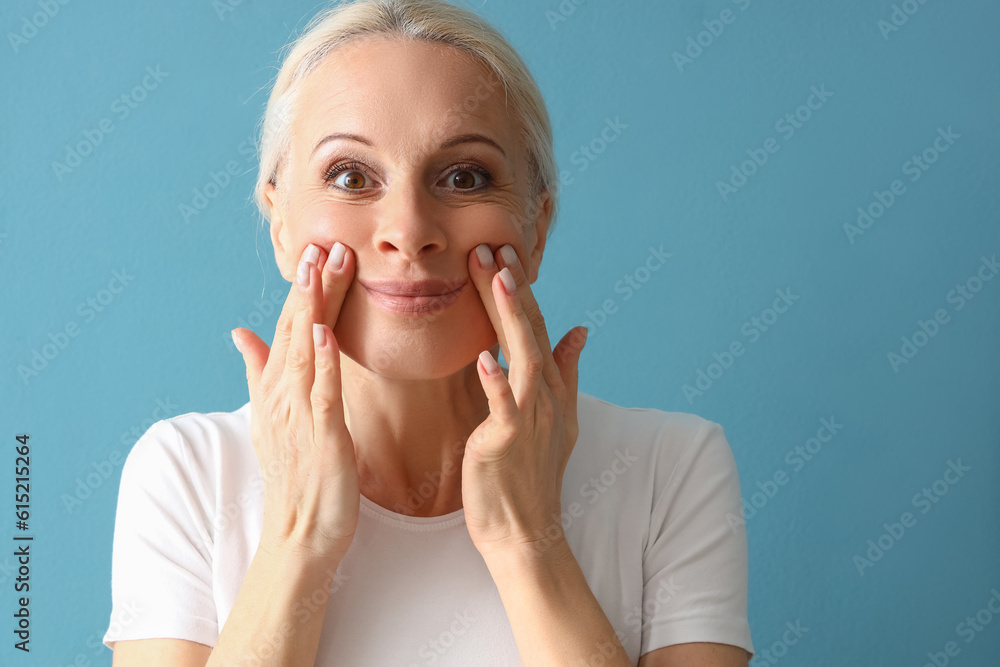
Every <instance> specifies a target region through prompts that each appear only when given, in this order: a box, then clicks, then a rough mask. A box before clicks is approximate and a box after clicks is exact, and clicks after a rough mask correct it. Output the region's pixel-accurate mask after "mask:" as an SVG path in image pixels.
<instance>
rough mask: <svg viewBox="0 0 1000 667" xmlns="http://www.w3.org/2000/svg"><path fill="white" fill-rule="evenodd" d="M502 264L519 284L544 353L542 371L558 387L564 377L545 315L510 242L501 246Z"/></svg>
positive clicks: (525, 307)
mask: <svg viewBox="0 0 1000 667" xmlns="http://www.w3.org/2000/svg"><path fill="white" fill-rule="evenodd" d="M500 264H501V265H502V266H505V267H507V269H508V270H509V271H510V273H511V275H512V276H513V277H514V283H515V285H517V294H518V296H519V297H520V299H519V301H520V305H521V309H522V310H523V312H524V314H525V317H526V318H527V320H528V323H529V325H530V326H531V331H532V333H533V335H534V337H535V341H536V345H537V346H538V349H539V351H540V352H541V354H542V360H543V367H542V373H543V376H544V378H545V382H546V383H547V384H548V385H549V386H550V387H552V388H553V389H556V388H558V387H560V386H561V385H562V378H561V377H560V375H559V371H558V368H557V366H556V363H555V360H553V358H552V344H551V343H550V342H549V333H548V331H546V329H545V317H543V316H542V311H541V309H540V308H539V307H538V302H537V301H536V300H535V295H534V294H533V293H532V291H531V285H530V283H528V278H527V276H525V275H524V269H523V267H522V265H521V262H520V260H519V259H518V257H517V253H516V252H515V251H514V247H513V246H511V245H510V244H506V245H503V246H501V247H500Z"/></svg>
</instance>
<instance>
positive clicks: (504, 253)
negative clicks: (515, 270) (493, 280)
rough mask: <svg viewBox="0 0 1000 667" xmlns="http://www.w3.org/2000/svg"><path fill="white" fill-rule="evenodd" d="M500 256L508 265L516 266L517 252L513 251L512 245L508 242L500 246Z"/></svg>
mask: <svg viewBox="0 0 1000 667" xmlns="http://www.w3.org/2000/svg"><path fill="white" fill-rule="evenodd" d="M500 256H501V257H503V261H505V262H507V264H509V265H510V266H517V253H516V252H514V246H512V245H510V244H509V243H508V244H505V245H503V246H502V247H501V248H500Z"/></svg>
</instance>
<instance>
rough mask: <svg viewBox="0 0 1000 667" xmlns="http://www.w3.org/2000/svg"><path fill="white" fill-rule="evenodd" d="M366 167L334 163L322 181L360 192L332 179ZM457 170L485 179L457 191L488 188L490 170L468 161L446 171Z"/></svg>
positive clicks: (338, 187)
mask: <svg viewBox="0 0 1000 667" xmlns="http://www.w3.org/2000/svg"><path fill="white" fill-rule="evenodd" d="M366 169H367V167H366V166H365V165H364V164H362V163H361V162H358V161H357V160H351V161H349V162H341V163H339V164H335V165H333V166H331V167H330V168H329V169H327V171H326V174H325V176H324V181H325V182H326V183H328V184H329V185H330V186H332V187H334V188H337V189H338V190H342V191H345V192H360V191H359V190H354V189H352V188H344V187H341V186H339V185H336V184H335V183H333V180H334V179H335V178H337V176H339V175H340V174H343V173H344V172H349V171H360V172H365V170H366ZM459 171H471V172H475V173H477V174H479V175H480V176H482V177H483V181H485V182H484V183H483V184H482V185H480V186H478V187H475V188H454V189H455V190H456V191H457V192H462V191H464V192H479V191H480V190H485V189H486V188H488V187H489V186H490V184H491V183H492V182H493V174H491V173H490V172H488V171H487V170H486V169H484V168H482V167H480V166H479V165H475V164H470V163H461V164H456V165H454V168H453V169H452V170H451V171H449V172H448V174H449V175H452V174H455V173H457V172H459ZM366 177H367V173H366Z"/></svg>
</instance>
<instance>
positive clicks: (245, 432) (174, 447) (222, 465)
mask: <svg viewBox="0 0 1000 667" xmlns="http://www.w3.org/2000/svg"><path fill="white" fill-rule="evenodd" d="M249 433H250V403H249V402H248V403H246V404H244V405H243V406H242V407H240V408H238V409H236V410H233V411H232V412H187V413H184V414H180V415H176V416H173V417H168V418H166V419H161V420H160V421H157V422H155V423H154V424H153V425H152V426H150V427H149V428H148V429H147V430H146V432H145V433H143V434H142V436H141V437H140V438H139V439H138V440H137V441H136V442H135V444H134V445H133V446H132V449H131V450H130V451H129V453H128V456H127V457H126V459H125V463H124V465H123V468H122V479H123V483H124V482H125V480H126V479H127V478H129V477H136V476H139V477H142V478H143V480H144V481H145V482H146V483H152V479H153V477H154V473H155V477H156V478H161V479H164V483H172V482H171V481H170V480H169V479H166V478H170V477H182V478H184V479H185V481H186V482H187V483H190V482H201V483H202V484H203V485H204V484H210V483H212V482H213V480H215V479H217V478H218V477H219V476H220V475H222V474H223V473H224V472H225V471H227V470H231V469H233V468H234V467H236V468H238V467H240V462H241V461H245V460H246V458H247V454H248V453H249V455H250V456H251V457H254V454H253V448H252V444H251V442H250V435H249ZM251 460H252V461H254V462H255V461H256V458H255V457H254V458H252V459H251ZM173 483H176V480H174V482H173Z"/></svg>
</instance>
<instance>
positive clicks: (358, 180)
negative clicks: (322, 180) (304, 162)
mask: <svg viewBox="0 0 1000 667" xmlns="http://www.w3.org/2000/svg"><path fill="white" fill-rule="evenodd" d="M361 167H362V165H360V164H357V163H356V162H348V163H343V164H337V165H334V166H332V167H331V168H330V169H329V170H328V171H327V172H326V182H327V183H333V184H334V185H335V186H336V187H338V188H340V189H341V190H364V189H365V186H366V185H367V184H368V177H367V176H365V174H364V172H363V171H361ZM341 177H343V178H341Z"/></svg>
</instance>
